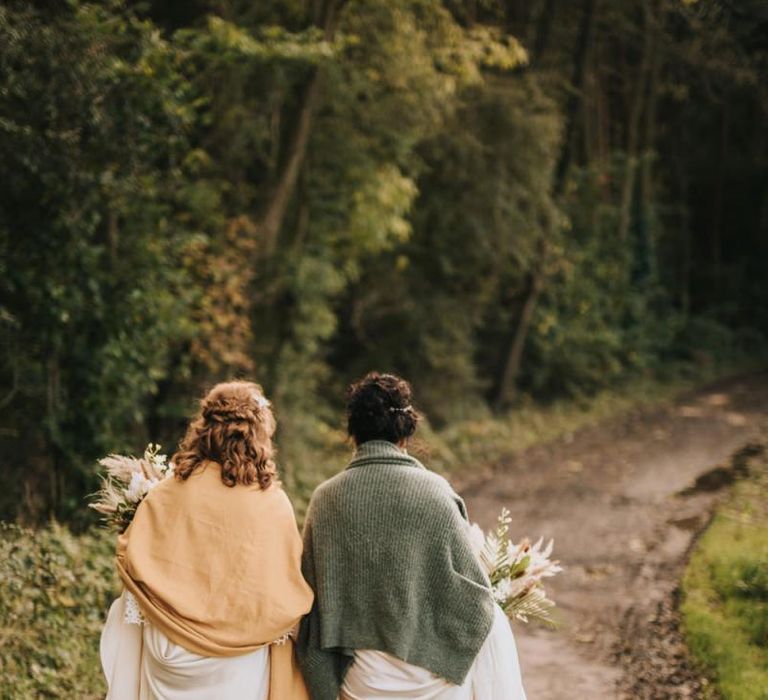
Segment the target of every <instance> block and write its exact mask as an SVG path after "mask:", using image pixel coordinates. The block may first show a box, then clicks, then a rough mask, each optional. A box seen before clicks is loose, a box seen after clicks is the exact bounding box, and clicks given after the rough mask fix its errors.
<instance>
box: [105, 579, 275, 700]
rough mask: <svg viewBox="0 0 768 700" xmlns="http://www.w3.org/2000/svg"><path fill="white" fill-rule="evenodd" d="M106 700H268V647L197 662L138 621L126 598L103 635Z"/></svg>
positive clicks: (130, 598)
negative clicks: (106, 687)
mask: <svg viewBox="0 0 768 700" xmlns="http://www.w3.org/2000/svg"><path fill="white" fill-rule="evenodd" d="M100 653H101V665H102V668H103V669H104V675H105V676H106V679H107V685H108V688H109V689H108V692H107V698H106V700H267V697H268V695H269V671H270V664H269V647H268V646H265V647H263V648H262V649H257V650H256V651H254V652H251V653H249V654H243V655H242V656H229V657H211V656H200V655H198V654H193V653H192V652H190V651H187V650H186V649H184V648H183V647H181V646H179V645H178V644H174V643H173V642H172V641H171V640H169V639H168V637H166V636H165V635H164V634H163V633H162V632H161V631H160V630H159V629H157V628H156V627H154V626H153V625H151V624H149V623H147V622H144V621H143V620H142V619H141V616H140V612H139V609H138V606H137V605H136V601H135V599H134V598H133V596H131V595H130V593H126V592H123V594H122V595H121V596H120V597H119V598H118V599H117V600H116V601H115V602H114V603H112V607H111V608H110V609H109V615H108V616H107V622H106V624H105V625H104V630H103V631H102V633H101V645H100Z"/></svg>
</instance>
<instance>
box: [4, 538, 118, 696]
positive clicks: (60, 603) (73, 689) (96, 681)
mask: <svg viewBox="0 0 768 700" xmlns="http://www.w3.org/2000/svg"><path fill="white" fill-rule="evenodd" d="M113 544H114V543H113V539H112V537H111V536H110V535H108V534H107V533H106V532H104V531H94V532H92V533H87V534H84V535H80V536H75V535H73V534H72V533H71V532H70V531H69V530H68V529H66V528H65V527H63V526H61V525H58V524H57V523H52V524H51V525H49V526H48V527H45V528H41V529H39V530H35V531H34V532H33V531H31V530H27V529H25V528H21V527H18V526H16V525H8V524H5V523H2V524H0V580H2V582H3V585H2V587H1V588H0V698H2V699H3V700H6V699H7V700H11V699H12V698H13V699H17V698H62V697H63V698H78V700H87V699H88V698H100V697H103V696H104V690H105V687H104V682H103V678H102V674H101V665H100V662H99V635H100V633H101V627H102V625H103V623H104V619H105V613H106V610H107V609H108V606H109V604H110V603H111V601H112V599H113V598H114V597H116V593H117V590H118V585H117V578H116V575H115V572H114V566H113V563H112V550H113Z"/></svg>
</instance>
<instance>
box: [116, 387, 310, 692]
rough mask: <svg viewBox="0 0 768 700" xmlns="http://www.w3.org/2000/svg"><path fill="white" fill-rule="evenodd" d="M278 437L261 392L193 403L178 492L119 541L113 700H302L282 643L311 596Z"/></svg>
mask: <svg viewBox="0 0 768 700" xmlns="http://www.w3.org/2000/svg"><path fill="white" fill-rule="evenodd" d="M274 431H275V419H274V416H273V414H272V411H271V409H270V405H269V402H268V401H267V400H266V399H265V398H264V394H263V392H262V390H261V387H259V386H258V385H257V384H253V383H251V382H242V381H238V382H228V383H224V384H219V385H217V386H216V387H214V388H213V389H212V390H211V392H210V393H209V394H208V395H207V396H206V397H205V398H204V399H203V400H202V402H201V405H200V411H199V414H198V415H197V416H196V418H195V419H194V420H193V421H192V423H191V424H190V426H189V429H188V431H187V434H186V436H185V437H184V439H183V440H182V442H181V445H180V447H179V451H178V452H177V453H176V454H175V455H174V457H173V460H172V461H173V463H174V465H175V478H173V479H167V480H166V481H164V482H163V483H161V484H160V485H158V486H157V487H156V488H155V489H153V490H152V491H151V492H150V493H149V494H148V495H147V497H146V499H145V500H144V501H143V502H142V503H141V504H140V505H139V507H138V509H137V511H136V515H135V517H134V519H133V522H132V523H131V525H130V526H129V527H128V529H127V530H126V531H125V533H124V534H122V535H120V537H119V539H118V544H117V560H116V563H117V571H118V574H119V575H120V579H121V580H122V583H123V585H124V587H125V590H124V592H123V594H122V595H121V597H120V598H119V599H118V600H117V601H115V603H114V604H113V605H112V608H111V609H110V613H109V617H108V619H107V623H106V625H105V628H104V631H103V633H102V640H101V657H102V666H103V668H104V672H105V675H106V677H107V682H108V685H109V692H108V695H107V698H108V700H155V699H157V700H161V699H162V700H307V698H308V695H307V691H306V688H305V686H304V683H303V681H302V679H301V674H300V673H299V672H298V667H297V666H296V665H295V663H294V658H293V641H292V638H291V633H292V631H293V629H294V628H295V627H296V625H297V623H298V622H299V620H300V619H301V617H302V615H304V614H305V613H307V612H308V611H309V609H310V608H311V605H312V592H311V589H310V588H309V586H308V585H307V583H306V581H305V580H304V578H303V577H302V575H301V569H300V560H301V538H300V536H299V533H298V529H297V526H296V521H295V518H294V513H293V508H292V507H291V504H290V502H289V501H288V497H287V496H286V494H285V492H284V491H283V490H282V488H281V487H280V484H279V482H278V480H277V473H276V467H275V462H274V459H273V457H274V449H273V445H272V435H273V433H274Z"/></svg>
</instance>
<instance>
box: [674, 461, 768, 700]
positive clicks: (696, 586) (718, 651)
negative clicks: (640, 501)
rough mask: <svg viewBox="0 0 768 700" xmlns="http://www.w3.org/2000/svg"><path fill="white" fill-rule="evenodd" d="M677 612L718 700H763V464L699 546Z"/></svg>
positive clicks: (767, 498)
mask: <svg viewBox="0 0 768 700" xmlns="http://www.w3.org/2000/svg"><path fill="white" fill-rule="evenodd" d="M681 611H682V615H683V625H684V631H685V635H686V641H687V642H688V645H689V647H690V649H691V652H692V653H693V655H694V657H695V658H696V659H697V660H698V661H699V662H700V663H701V664H702V666H703V667H704V668H705V669H707V670H708V671H709V673H710V674H711V676H712V678H713V680H714V681H715V683H716V685H717V687H718V689H719V691H720V693H721V694H722V697H723V698H724V700H768V465H763V466H762V467H761V468H759V469H758V470H757V473H754V474H753V476H752V477H750V478H749V479H747V480H745V481H742V482H739V483H737V484H736V486H735V488H734V490H733V493H732V495H731V497H730V498H729V500H728V502H727V503H725V504H724V505H723V506H721V507H720V508H719V509H718V512H717V513H716V515H715V517H714V519H713V521H712V523H711V524H710V526H709V528H708V529H707V531H706V532H705V533H704V535H703V536H702V538H701V540H700V541H699V542H698V544H697V547H696V549H695V551H694V553H693V555H692V556H691V559H690V562H689V564H688V567H687V569H686V572H685V576H684V579H683V602H682V606H681Z"/></svg>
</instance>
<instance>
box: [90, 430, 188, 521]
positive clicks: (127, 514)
mask: <svg viewBox="0 0 768 700" xmlns="http://www.w3.org/2000/svg"><path fill="white" fill-rule="evenodd" d="M99 464H100V465H101V466H102V467H104V469H105V470H106V474H105V475H104V476H103V477H102V479H101V488H100V489H99V490H98V491H97V492H96V493H95V494H94V495H93V498H94V500H93V503H90V504H89V506H90V507H91V508H93V509H94V510H96V511H98V512H99V513H101V515H102V519H103V520H104V522H105V523H106V525H107V527H109V528H111V529H113V530H116V531H117V532H118V533H122V532H125V530H126V529H127V528H128V526H129V525H130V524H131V520H133V516H134V514H135V513H136V508H138V507H139V503H141V502H142V501H143V500H144V498H145V497H146V495H147V494H148V493H149V492H150V491H151V490H152V489H153V488H154V487H155V486H157V485H158V484H159V483H160V482H161V481H163V480H164V479H167V478H169V477H171V476H173V463H172V462H169V461H168V458H167V457H166V456H165V455H164V454H160V445H153V444H152V443H150V444H149V445H148V446H147V449H146V450H145V451H144V456H143V457H139V458H137V457H129V456H123V455H114V454H113V455H108V456H107V457H104V459H100V460H99Z"/></svg>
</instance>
